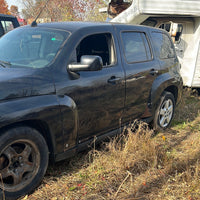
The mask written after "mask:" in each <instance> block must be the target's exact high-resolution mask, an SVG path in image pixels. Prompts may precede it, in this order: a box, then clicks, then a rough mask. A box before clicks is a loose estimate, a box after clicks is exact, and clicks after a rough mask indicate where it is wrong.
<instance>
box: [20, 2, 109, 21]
mask: <svg viewBox="0 0 200 200" xmlns="http://www.w3.org/2000/svg"><path fill="white" fill-rule="evenodd" d="M21 1H22V0H21ZM46 2H47V0H23V1H22V4H23V5H24V8H25V9H23V10H22V13H23V15H24V17H25V18H33V19H34V18H36V16H37V14H38V13H39V12H40V10H41V9H42V8H43V7H44V5H45V3H46ZM106 2H108V0H68V1H66V0H50V1H49V2H48V5H47V6H46V8H44V9H43V11H42V14H41V16H40V18H50V19H51V21H73V20H76V21H77V20H79V21H84V20H93V21H96V20H95V19H101V20H103V21H104V20H105V18H106V16H105V14H100V13H99V12H98V9H99V8H100V7H105V6H106Z"/></svg>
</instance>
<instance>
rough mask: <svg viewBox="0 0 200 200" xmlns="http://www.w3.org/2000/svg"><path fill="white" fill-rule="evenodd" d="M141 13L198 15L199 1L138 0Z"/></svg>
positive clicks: (199, 9) (199, 14) (199, 12)
mask: <svg viewBox="0 0 200 200" xmlns="http://www.w3.org/2000/svg"><path fill="white" fill-rule="evenodd" d="M139 8H140V11H141V13H147V14H150V13H154V14H171V15H173V14H174V15H195V16H200V1H199V0H198V1H194V0H139Z"/></svg>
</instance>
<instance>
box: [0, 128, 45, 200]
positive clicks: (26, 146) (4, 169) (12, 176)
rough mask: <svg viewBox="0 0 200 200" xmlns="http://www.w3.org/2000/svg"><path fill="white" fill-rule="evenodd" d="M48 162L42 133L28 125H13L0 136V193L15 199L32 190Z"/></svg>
mask: <svg viewBox="0 0 200 200" xmlns="http://www.w3.org/2000/svg"><path fill="white" fill-rule="evenodd" d="M47 165H48V148H47V144H46V141H45V139H44V138H43V136H42V135H41V134H40V133H39V132H38V131H36V130H35V129H32V128H30V127H16V128H12V129H10V130H8V131H6V132H5V133H4V134H2V135H1V136H0V179H1V181H0V189H1V192H0V193H1V196H2V197H3V196H5V198H6V199H16V198H18V197H20V196H22V195H25V194H27V193H29V192H31V191H33V190H34V189H35V188H36V187H37V186H38V184H39V183H40V181H41V180H42V178H43V176H44V174H45V172H46V169H47Z"/></svg>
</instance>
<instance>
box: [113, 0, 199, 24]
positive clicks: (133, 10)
mask: <svg viewBox="0 0 200 200" xmlns="http://www.w3.org/2000/svg"><path fill="white" fill-rule="evenodd" d="M151 14H152V15H154V14H160V15H181V16H188V15H190V16H200V0H133V2H132V4H131V6H130V7H129V8H128V9H126V10H125V11H123V12H122V13H120V14H119V15H118V16H117V17H115V18H114V19H112V20H111V21H112V22H119V23H133V24H140V23H141V22H142V21H141V20H140V17H141V16H142V15H143V17H144V16H146V18H147V17H148V15H151Z"/></svg>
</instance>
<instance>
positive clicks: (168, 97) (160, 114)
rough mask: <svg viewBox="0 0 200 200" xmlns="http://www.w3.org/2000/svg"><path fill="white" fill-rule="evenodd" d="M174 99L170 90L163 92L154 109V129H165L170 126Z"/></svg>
mask: <svg viewBox="0 0 200 200" xmlns="http://www.w3.org/2000/svg"><path fill="white" fill-rule="evenodd" d="M174 109H175V100H174V95H173V94H172V93H171V92H166V91H165V92H164V93H163V95H162V97H161V100H160V103H159V105H158V107H157V109H156V111H155V117H154V124H153V125H154V129H155V130H160V129H162V130H163V129H166V128H168V127H169V126H170V124H171V121H172V118H173V116H174Z"/></svg>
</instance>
